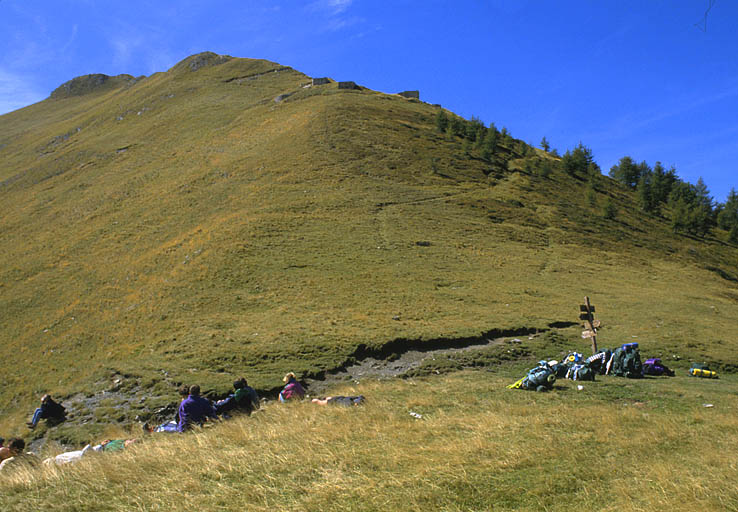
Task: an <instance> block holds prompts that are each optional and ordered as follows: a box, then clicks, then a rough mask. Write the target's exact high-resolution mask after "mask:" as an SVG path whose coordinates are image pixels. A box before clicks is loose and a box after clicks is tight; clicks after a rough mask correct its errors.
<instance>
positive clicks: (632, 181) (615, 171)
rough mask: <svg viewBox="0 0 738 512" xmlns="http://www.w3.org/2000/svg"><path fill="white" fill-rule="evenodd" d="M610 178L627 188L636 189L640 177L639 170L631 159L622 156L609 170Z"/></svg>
mask: <svg viewBox="0 0 738 512" xmlns="http://www.w3.org/2000/svg"><path fill="white" fill-rule="evenodd" d="M610 177H611V178H613V179H614V180H616V181H619V182H620V183H622V184H623V185H625V186H626V187H628V188H636V185H638V180H639V179H640V177H641V176H640V169H639V167H638V165H636V163H635V162H634V161H633V159H632V158H631V157H629V156H624V157H623V158H621V159H620V161H619V162H618V163H617V165H613V166H612V167H611V168H610Z"/></svg>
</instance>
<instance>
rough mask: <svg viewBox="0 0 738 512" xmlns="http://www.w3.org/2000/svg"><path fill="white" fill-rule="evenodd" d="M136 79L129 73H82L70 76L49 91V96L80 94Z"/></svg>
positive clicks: (124, 83) (66, 96)
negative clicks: (110, 74)
mask: <svg viewBox="0 0 738 512" xmlns="http://www.w3.org/2000/svg"><path fill="white" fill-rule="evenodd" d="M136 80H137V79H136V78H134V77H133V76H131V75H117V76H108V75H103V74H102V73H95V74H92V75H82V76H78V77H77V78H72V79H71V80H70V81H68V82H65V83H63V84H61V85H60V86H59V87H57V88H56V89H54V90H53V91H52V92H51V98H54V99H58V98H69V97H71V96H82V95H84V94H89V93H91V92H95V91H99V90H102V89H113V88H115V87H119V86H121V85H127V84H130V83H133V82H135V81H136Z"/></svg>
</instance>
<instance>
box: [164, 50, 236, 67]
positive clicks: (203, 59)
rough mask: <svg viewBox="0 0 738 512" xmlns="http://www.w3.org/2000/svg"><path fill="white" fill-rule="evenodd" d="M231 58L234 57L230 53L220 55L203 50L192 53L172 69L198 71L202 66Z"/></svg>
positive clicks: (215, 64) (213, 64) (216, 63)
mask: <svg viewBox="0 0 738 512" xmlns="http://www.w3.org/2000/svg"><path fill="white" fill-rule="evenodd" d="M231 59H233V57H231V56H230V55H218V54H217V53H213V52H202V53H198V54H195V55H190V56H189V57H187V58H186V59H184V60H183V61H181V62H178V63H177V64H176V65H175V66H174V67H173V68H172V69H171V70H172V71H180V70H186V69H188V70H190V71H197V70H198V69H200V68H204V67H209V66H217V65H218V64H223V63H225V62H228V61H229V60H231Z"/></svg>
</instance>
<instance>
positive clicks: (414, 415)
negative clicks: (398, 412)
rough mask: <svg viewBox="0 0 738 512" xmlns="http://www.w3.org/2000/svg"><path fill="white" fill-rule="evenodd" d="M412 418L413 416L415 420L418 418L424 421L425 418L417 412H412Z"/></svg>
mask: <svg viewBox="0 0 738 512" xmlns="http://www.w3.org/2000/svg"><path fill="white" fill-rule="evenodd" d="M410 416H412V417H413V418H417V419H422V418H423V415H422V414H418V413H417V412H415V411H410Z"/></svg>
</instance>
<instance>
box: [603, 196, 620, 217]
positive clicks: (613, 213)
mask: <svg viewBox="0 0 738 512" xmlns="http://www.w3.org/2000/svg"><path fill="white" fill-rule="evenodd" d="M617 215H618V208H617V206H615V203H614V202H613V201H612V199H611V198H609V197H608V198H607V200H606V201H605V205H604V206H603V207H602V216H603V217H604V218H605V219H608V220H615V217H617Z"/></svg>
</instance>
